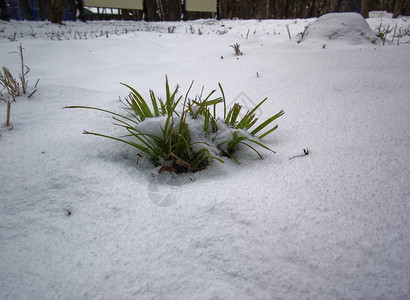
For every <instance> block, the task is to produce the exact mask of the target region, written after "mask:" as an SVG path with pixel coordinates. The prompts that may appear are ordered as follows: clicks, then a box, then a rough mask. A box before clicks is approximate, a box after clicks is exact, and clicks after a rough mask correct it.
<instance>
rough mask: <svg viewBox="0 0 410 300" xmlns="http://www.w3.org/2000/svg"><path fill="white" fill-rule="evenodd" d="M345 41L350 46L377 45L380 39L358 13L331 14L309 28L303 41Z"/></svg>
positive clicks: (319, 19) (322, 17)
mask: <svg viewBox="0 0 410 300" xmlns="http://www.w3.org/2000/svg"><path fill="white" fill-rule="evenodd" d="M336 40H337V41H343V42H346V43H349V44H353V45H357V44H368V43H376V42H377V41H378V37H377V36H376V34H375V33H374V32H373V31H372V30H371V29H370V27H369V25H368V24H367V22H366V20H365V19H364V18H363V17H362V16H361V15H360V14H358V13H331V14H326V15H323V16H321V17H320V18H318V19H317V20H316V21H314V22H313V23H312V24H311V25H310V26H308V27H307V29H306V31H305V33H304V34H303V38H302V41H312V42H320V43H329V42H332V41H336Z"/></svg>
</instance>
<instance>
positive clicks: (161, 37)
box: [0, 15, 410, 299]
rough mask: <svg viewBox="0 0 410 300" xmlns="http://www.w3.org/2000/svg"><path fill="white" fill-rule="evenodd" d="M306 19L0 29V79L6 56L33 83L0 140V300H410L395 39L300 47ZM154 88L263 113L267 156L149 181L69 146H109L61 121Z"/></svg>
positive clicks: (89, 121) (404, 46)
mask: <svg viewBox="0 0 410 300" xmlns="http://www.w3.org/2000/svg"><path fill="white" fill-rule="evenodd" d="M313 21H315V20H314V19H309V20H266V21H257V20H248V21H240V20H236V21H227V20H222V21H208V20H200V21H195V22H168V23H145V22H95V23H89V24H83V23H81V22H78V23H67V24H65V25H62V26H56V25H53V24H49V23H45V22H38V23H36V22H16V21H12V22H10V23H6V22H0V65H1V66H3V65H5V66H7V67H9V68H10V70H11V72H12V73H13V74H14V75H15V76H17V74H18V72H19V67H20V66H19V58H18V56H17V55H15V54H10V53H11V52H13V51H16V49H17V46H18V45H19V42H20V41H21V42H22V44H23V47H24V48H25V51H24V57H25V63H26V64H27V65H28V66H29V67H30V69H31V72H30V73H29V75H28V76H29V85H31V86H32V85H33V84H34V83H35V81H36V79H37V78H40V83H39V85H38V92H37V93H36V94H35V95H34V96H33V97H32V98H31V99H30V100H28V99H26V98H23V97H21V98H18V99H17V101H16V102H14V103H12V114H11V123H12V126H13V127H12V129H10V128H6V127H4V126H3V125H2V126H1V127H0V153H1V155H0V169H1V172H0V299H408V298H410V287H409V278H410V256H409V255H408V253H409V249H410V224H409V219H410V218H409V217H410V205H409V201H410V184H409V182H410V181H409V177H410V176H409V175H410V156H409V149H410V133H409V130H408V129H409V128H410V98H409V95H410V86H409V70H410V59H409V44H408V43H407V41H408V38H407V40H406V38H405V37H403V39H402V40H401V42H402V43H401V44H400V46H396V45H395V44H391V45H389V44H387V43H386V46H382V45H381V44H380V43H379V44H377V45H374V44H372V43H371V42H362V43H360V44H354V42H355V41H356V37H357V35H354V36H353V35H349V33H346V35H348V36H350V38H349V39H348V40H346V37H345V38H340V39H338V41H339V42H338V43H335V44H332V45H331V44H329V45H328V43H327V42H326V44H327V46H326V48H325V49H323V48H322V45H321V44H320V43H319V44H316V43H309V42H307V41H306V43H305V42H301V43H299V44H298V43H297V41H298V40H300V34H299V33H301V32H302V31H303V30H304V27H305V26H306V25H307V24H309V23H312V22H313ZM350 21H351V20H350V17H346V18H345V17H343V23H346V24H348V22H350ZM366 21H367V23H368V24H370V28H371V29H372V30H375V29H376V28H377V27H378V26H379V25H380V23H383V26H385V25H386V24H389V25H390V26H391V25H393V26H394V25H395V24H398V27H403V28H407V26H408V24H409V22H410V20H409V18H403V17H401V18H399V19H391V18H387V17H386V16H385V15H382V18H380V16H378V15H377V17H375V18H370V19H368V20H366ZM286 25H288V28H289V31H290V34H291V39H289V37H288V33H287V29H286ZM312 25H313V24H312ZM172 26H174V27H175V28H174V31H173V32H174V33H168V30H170V29H168V28H169V27H171V28H172ZM191 27H192V29H193V30H191ZM312 28H314V27H312ZM198 29H201V30H200V31H201V32H202V34H201V35H199V34H198V32H199V30H198ZM101 31H102V32H103V34H102V35H100V33H101ZM170 31H171V30H170ZM225 31H226V32H225ZM57 32H59V34H58V33H57ZM192 32H194V33H192ZM14 33H16V34H15V35H14ZM78 33H81V34H80V35H78ZM97 33H98V34H97ZM74 36H76V38H74ZM80 36H81V39H80ZM107 36H108V38H107ZM13 37H16V41H13ZM58 37H60V39H61V40H60V39H59V38H58ZM85 37H86V38H85ZM309 39H310V38H309ZM312 39H313V38H312ZM363 41H367V39H364V40H363ZM233 43H239V44H240V45H241V51H242V52H243V53H244V54H243V55H242V56H240V57H236V56H235V55H234V53H233V51H232V48H231V47H229V45H232V44H233ZM221 57H223V58H221ZM166 74H167V75H168V79H169V80H170V86H171V89H172V87H174V86H176V84H179V85H180V87H181V88H180V90H181V91H186V90H187V89H188V88H189V86H190V84H191V81H192V80H194V81H195V83H194V86H193V88H192V93H193V94H194V95H195V94H200V93H201V89H202V86H204V87H205V88H204V94H207V93H209V92H210V91H211V90H213V89H217V88H218V85H217V84H218V82H220V83H221V84H222V86H223V88H224V91H225V96H226V98H227V102H228V103H234V102H241V103H245V102H247V103H250V104H252V103H253V104H257V103H259V102H260V101H261V100H262V99H264V98H265V97H268V100H267V101H266V102H265V103H264V105H263V106H262V107H261V109H260V110H259V111H258V112H257V113H258V116H259V118H260V120H261V121H263V120H265V119H266V118H268V116H270V115H272V114H274V113H276V112H278V111H279V110H280V109H284V111H285V115H284V116H282V117H281V118H279V119H278V120H277V123H278V124H279V129H278V130H277V131H276V132H275V133H274V134H273V135H272V136H269V137H267V139H266V140H265V143H267V145H268V146H269V147H270V148H272V149H274V150H275V151H276V154H274V153H270V152H268V151H262V154H263V155H264V157H265V159H264V160H259V159H258V157H257V155H256V154H255V153H253V152H252V151H250V149H243V150H241V151H240V152H239V153H238V159H239V160H240V161H241V164H239V165H238V164H236V163H234V162H232V161H230V160H226V161H225V163H224V164H220V163H218V162H215V163H213V164H212V166H211V167H210V168H208V169H206V170H204V171H201V172H198V173H194V174H184V175H181V176H174V175H170V174H167V173H161V174H158V169H155V168H153V167H152V165H151V164H150V162H149V161H148V160H147V159H146V158H144V157H142V158H141V157H138V156H137V153H136V152H135V149H133V148H132V147H129V146H127V145H122V144H118V143H116V142H114V141H111V140H106V139H102V138H99V137H95V136H89V135H82V132H83V130H89V131H95V132H101V133H106V134H109V135H112V136H121V135H123V134H124V131H122V130H121V129H120V128H118V127H117V126H115V125H114V124H113V122H114V121H113V120H112V119H111V117H110V116H109V115H107V114H104V113H100V112H96V111H91V110H74V109H62V108H63V107H64V106H67V105H88V106H96V107H102V108H106V109H109V110H111V111H116V112H119V113H123V112H124V111H123V110H122V105H121V103H120V102H119V101H118V97H119V96H121V97H124V96H126V95H127V94H128V89H127V88H125V87H123V86H122V85H120V84H119V82H124V83H127V84H129V85H131V86H133V87H135V88H136V89H137V90H138V91H139V92H140V93H141V94H142V95H143V96H144V97H147V98H148V97H149V89H152V90H154V91H155V92H156V94H157V95H158V96H163V95H161V93H162V94H165V75H166ZM148 99H149V98H148ZM4 120H5V103H3V102H0V121H1V122H2V123H3V121H4ZM146 124H148V123H146ZM147 130H152V132H154V131H156V132H158V128H154V127H148V128H147ZM195 132H197V133H198V134H199V132H200V130H199V129H198V130H197V131H195ZM306 148H308V149H309V155H307V156H299V157H295V158H293V159H289V158H291V157H293V156H295V155H299V154H303V149H306Z"/></svg>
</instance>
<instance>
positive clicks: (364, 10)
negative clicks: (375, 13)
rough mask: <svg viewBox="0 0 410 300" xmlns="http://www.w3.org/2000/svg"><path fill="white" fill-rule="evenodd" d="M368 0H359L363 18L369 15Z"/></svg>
mask: <svg viewBox="0 0 410 300" xmlns="http://www.w3.org/2000/svg"><path fill="white" fill-rule="evenodd" d="M369 2H370V1H369V0H361V2H360V13H361V15H362V16H363V18H368V17H369Z"/></svg>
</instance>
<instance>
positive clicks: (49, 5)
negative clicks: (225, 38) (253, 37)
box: [20, 0, 410, 23]
mask: <svg viewBox="0 0 410 300" xmlns="http://www.w3.org/2000/svg"><path fill="white" fill-rule="evenodd" d="M35 1H38V2H37V3H38V7H39V9H40V17H41V20H45V19H46V18H48V19H49V20H50V21H52V22H54V23H61V21H62V12H63V9H64V3H65V5H67V3H68V5H69V7H70V9H71V10H72V11H73V14H74V15H76V1H75V0H35ZM182 2H183V1H182V0H144V2H143V3H144V12H143V14H142V13H141V11H130V10H122V14H121V15H120V16H119V17H120V18H123V19H134V20H140V19H142V16H143V15H144V18H145V20H147V21H179V20H181V18H183V19H185V20H193V19H198V18H214V17H215V16H216V17H217V18H220V19H233V18H239V19H295V18H311V17H319V16H321V15H323V14H326V13H329V12H346V11H357V12H360V13H361V14H362V15H363V16H364V17H368V14H369V11H372V10H386V11H389V12H392V13H393V14H394V16H395V17H397V16H398V15H410V0H217V13H216V14H215V13H210V12H187V11H185V9H184V5H183V3H182ZM20 3H21V6H22V8H23V10H24V13H25V17H26V19H27V20H32V16H31V10H30V5H29V0H20Z"/></svg>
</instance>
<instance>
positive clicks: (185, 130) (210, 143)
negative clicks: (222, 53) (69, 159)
mask: <svg viewBox="0 0 410 300" xmlns="http://www.w3.org/2000/svg"><path fill="white" fill-rule="evenodd" d="M121 84H122V85H124V86H126V87H127V88H129V89H130V93H129V95H128V96H127V97H125V99H124V100H123V101H122V103H123V105H124V106H125V111H126V112H127V113H125V114H119V113H115V112H112V111H108V110H105V109H102V108H97V107H89V106H66V107H65V108H86V109H92V110H97V111H102V112H106V113H109V114H111V115H112V117H113V119H114V120H115V125H117V126H120V127H123V128H124V129H125V131H126V134H125V135H124V136H121V137H113V136H110V135H105V134H101V133H95V132H89V131H84V134H91V135H96V136H101V137H105V138H109V139H113V140H116V141H119V142H122V143H126V144H128V145H130V146H133V147H135V148H137V149H138V150H139V151H141V152H143V153H145V154H146V155H147V156H149V157H150V159H151V160H152V162H153V164H154V165H155V166H161V168H160V172H161V171H168V172H175V173H184V172H196V171H200V170H203V169H205V168H207V167H208V166H209V165H210V163H211V161H212V160H217V161H219V162H221V163H223V162H224V161H223V160H222V159H221V157H222V156H226V157H230V158H232V159H233V160H235V161H236V162H238V160H237V159H236V157H235V156H234V153H235V151H236V150H237V148H238V147H239V145H245V146H247V147H249V148H250V149H252V150H253V151H254V152H256V154H257V155H258V156H259V157H260V158H262V155H261V154H260V153H259V151H258V150H257V149H256V148H255V147H256V146H258V147H261V148H263V149H266V150H269V151H272V152H274V151H273V150H271V149H269V148H268V147H267V146H266V145H264V144H263V143H262V142H261V141H260V140H261V139H262V138H263V137H265V136H266V135H268V134H270V133H271V132H273V131H274V130H276V129H277V128H278V126H277V125H275V126H273V127H272V128H270V129H268V130H267V131H265V132H264V133H262V134H260V135H259V136H256V135H257V134H259V133H260V132H261V131H262V130H263V129H265V128H266V127H267V126H269V125H270V124H271V123H272V122H273V121H274V120H276V119H277V118H279V117H280V116H282V115H283V114H284V112H283V110H281V111H280V112H279V113H277V114H275V115H273V116H272V117H270V118H269V119H267V120H266V121H264V122H263V123H262V124H261V125H259V126H257V127H256V128H255V129H252V128H253V127H254V125H255V124H256V122H257V120H258V119H257V118H255V111H256V110H257V109H258V108H259V107H260V106H261V105H262V104H263V103H264V102H265V101H266V99H267V98H265V99H264V100H262V101H261V102H260V103H259V104H258V105H256V106H255V107H254V108H253V109H251V110H250V111H248V112H247V113H246V114H245V115H244V116H243V117H240V112H241V108H242V106H241V105H239V104H238V103H235V104H234V105H233V106H232V107H231V108H230V109H229V112H228V114H226V100H225V94H224V91H223V89H222V86H221V84H219V91H220V92H221V94H222V96H221V97H215V96H213V95H214V94H215V92H216V91H217V90H213V91H211V92H210V93H209V94H208V95H207V96H206V97H205V98H204V99H202V94H201V96H197V97H195V99H190V98H189V92H190V91H191V88H192V86H193V82H192V83H191V85H190V87H189V89H188V91H187V92H186V94H185V97H184V101H183V104H182V110H181V111H180V112H179V113H178V112H177V111H176V108H177V106H178V105H179V104H180V103H181V100H182V99H183V96H182V95H181V96H178V90H179V86H176V88H175V89H174V90H173V91H172V92H171V90H170V88H169V83H168V78H166V81H165V92H166V99H165V100H162V99H160V98H158V97H157V96H156V95H155V93H154V92H153V91H152V90H151V91H150V100H151V105H149V104H148V102H147V101H146V100H145V99H144V98H143V97H142V96H141V94H140V93H139V92H137V91H136V90H135V89H134V88H132V87H131V86H129V85H127V84H124V83H121ZM219 103H223V105H224V117H223V119H221V118H219V117H217V114H216V106H217V105H218V104H219ZM251 129H252V130H251Z"/></svg>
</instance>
